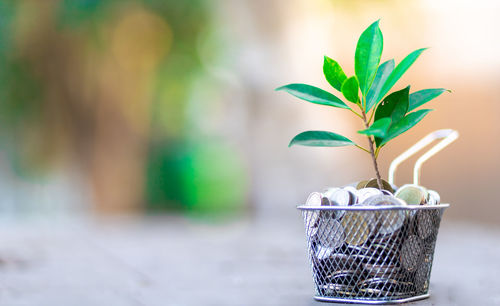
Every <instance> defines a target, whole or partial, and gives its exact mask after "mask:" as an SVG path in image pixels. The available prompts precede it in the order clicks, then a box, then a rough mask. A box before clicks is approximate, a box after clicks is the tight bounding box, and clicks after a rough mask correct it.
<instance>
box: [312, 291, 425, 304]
mask: <svg viewBox="0 0 500 306" xmlns="http://www.w3.org/2000/svg"><path fill="white" fill-rule="evenodd" d="M429 296H430V294H429V293H426V294H422V295H417V296H412V297H409V298H404V299H394V300H386V301H383V300H361V299H359V300H355V299H340V298H332V297H323V296H315V297H314V299H315V300H316V301H320V302H330V303H349V304H368V305H387V304H402V303H407V302H413V301H418V300H423V299H426V298H428V297H429Z"/></svg>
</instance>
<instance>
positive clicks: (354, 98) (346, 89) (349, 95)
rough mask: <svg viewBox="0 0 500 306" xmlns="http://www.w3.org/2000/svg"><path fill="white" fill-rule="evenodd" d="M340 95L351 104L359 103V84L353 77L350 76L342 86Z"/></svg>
mask: <svg viewBox="0 0 500 306" xmlns="http://www.w3.org/2000/svg"><path fill="white" fill-rule="evenodd" d="M342 94H343V95H344V97H345V98H346V99H347V101H351V102H353V103H358V102H359V84H358V80H357V79H356V77H355V76H352V77H350V78H348V79H347V80H345V81H344V83H343V84H342Z"/></svg>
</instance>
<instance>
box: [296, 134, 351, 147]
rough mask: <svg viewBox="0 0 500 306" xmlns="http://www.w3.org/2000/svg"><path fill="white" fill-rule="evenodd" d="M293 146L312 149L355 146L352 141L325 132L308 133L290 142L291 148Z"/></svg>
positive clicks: (299, 135)
mask: <svg viewBox="0 0 500 306" xmlns="http://www.w3.org/2000/svg"><path fill="white" fill-rule="evenodd" d="M293 145H301V146H311V147H342V146H353V145H355V143H354V142H352V141H351V140H350V139H348V138H346V137H344V136H342V135H339V134H335V133H332V132H325V131H307V132H302V133H300V134H298V135H297V136H295V137H294V138H293V139H292V141H290V144H289V145H288V146H289V147H291V146H293Z"/></svg>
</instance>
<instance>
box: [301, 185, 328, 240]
mask: <svg viewBox="0 0 500 306" xmlns="http://www.w3.org/2000/svg"><path fill="white" fill-rule="evenodd" d="M322 200H323V195H322V194H321V193H319V192H312V193H311V194H310V195H309V197H307V200H306V205H307V206H321V202H322ZM303 215H304V224H305V225H306V235H307V236H309V237H312V236H314V235H315V234H316V232H317V226H318V218H319V212H318V211H314V210H305V211H304V213H303Z"/></svg>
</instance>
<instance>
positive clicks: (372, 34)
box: [354, 21, 384, 97]
mask: <svg viewBox="0 0 500 306" xmlns="http://www.w3.org/2000/svg"><path fill="white" fill-rule="evenodd" d="M378 23H379V22H378V21H375V22H374V23H372V24H371V25H370V26H369V27H368V28H367V29H366V30H365V31H364V32H363V33H362V34H361V36H360V37H359V40H358V44H357V46H356V54H355V57H354V71H355V72H356V76H357V77H358V81H359V87H360V89H361V92H362V94H363V96H365V97H366V94H367V93H368V90H369V89H370V86H371V85H372V82H373V79H374V78H375V74H376V73H377V68H378V64H379V63H380V56H381V55H382V48H383V45H384V42H383V37H382V32H381V31H380V28H379V27H378Z"/></svg>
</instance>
